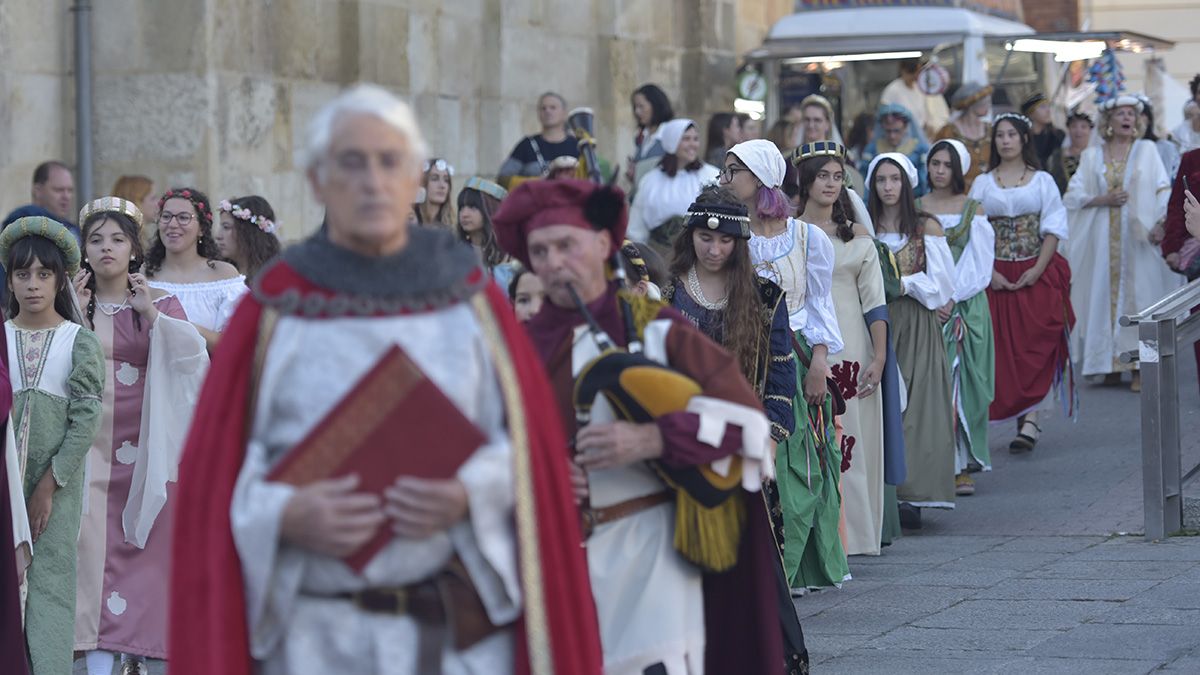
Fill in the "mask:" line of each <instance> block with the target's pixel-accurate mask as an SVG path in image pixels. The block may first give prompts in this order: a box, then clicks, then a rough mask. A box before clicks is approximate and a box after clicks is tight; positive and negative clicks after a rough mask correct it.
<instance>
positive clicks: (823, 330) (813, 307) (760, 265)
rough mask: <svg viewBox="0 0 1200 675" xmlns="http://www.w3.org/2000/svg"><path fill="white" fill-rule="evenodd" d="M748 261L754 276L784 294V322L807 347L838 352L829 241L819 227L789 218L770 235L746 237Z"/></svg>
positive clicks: (839, 339) (840, 345) (832, 259)
mask: <svg viewBox="0 0 1200 675" xmlns="http://www.w3.org/2000/svg"><path fill="white" fill-rule="evenodd" d="M750 262H752V263H754V267H755V269H756V270H757V271H758V275H759V276H760V277H764V278H766V279H770V280H771V281H773V282H775V283H776V284H778V285H779V287H780V288H782V289H783V290H784V292H785V293H786V297H785V298H784V300H785V301H786V302H787V308H788V324H789V325H790V326H791V329H792V330H793V331H797V330H798V331H800V333H801V334H802V335H804V339H805V340H807V341H808V343H809V344H810V345H825V346H826V348H828V350H829V353H830V354H836V353H837V352H840V351H842V349H844V346H843V345H842V331H841V329H840V328H838V323H837V312H835V311H834V309H833V263H834V252H833V244H832V243H831V242H830V241H829V236H828V235H826V234H825V233H824V232H823V231H822V230H821V228H819V227H817V226H816V225H812V224H810V223H806V222H804V221H802V220H799V219H797V218H789V219H788V222H787V229H786V230H784V231H783V232H781V233H780V234H777V235H775V236H774V237H761V236H759V235H751V237H750Z"/></svg>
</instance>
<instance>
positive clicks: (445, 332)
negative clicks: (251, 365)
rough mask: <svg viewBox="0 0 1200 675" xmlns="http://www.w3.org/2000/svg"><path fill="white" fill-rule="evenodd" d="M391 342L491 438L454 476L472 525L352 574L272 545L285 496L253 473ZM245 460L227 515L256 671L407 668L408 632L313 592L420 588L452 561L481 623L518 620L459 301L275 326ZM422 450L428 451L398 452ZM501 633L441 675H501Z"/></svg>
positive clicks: (501, 482)
mask: <svg viewBox="0 0 1200 675" xmlns="http://www.w3.org/2000/svg"><path fill="white" fill-rule="evenodd" d="M393 344H398V345H400V347H401V348H403V349H404V350H405V351H406V352H407V354H408V355H409V356H410V357H411V358H412V359H413V361H414V362H415V363H417V364H418V365H419V366H420V367H421V368H422V370H423V371H424V372H425V374H426V375H427V376H428V377H429V378H430V379H431V380H432V381H433V382H434V383H435V384H436V385H437V386H438V387H439V388H440V389H441V390H442V391H443V392H445V394H446V396H447V397H449V398H450V400H451V401H453V402H454V403H455V405H457V406H458V408H459V409H460V410H461V411H462V413H463V414H464V415H465V416H466V417H467V418H468V419H469V420H471V421H472V422H473V423H474V424H475V425H476V426H478V427H479V429H480V430H481V431H483V432H484V434H485V435H486V436H487V437H488V439H489V441H488V443H487V444H486V445H484V446H483V447H481V448H480V449H479V450H477V451H476V452H475V454H474V455H473V456H472V457H471V458H470V459H469V460H468V461H467V462H466V463H465V464H464V465H463V466H462V467H461V468H460V469H459V471H458V478H459V479H460V480H461V481H462V482H463V484H464V485H465V486H466V488H467V494H468V498H469V517H468V519H467V520H465V521H463V522H461V523H459V524H458V525H456V526H454V527H453V528H451V529H450V530H448V531H447V532H444V533H441V534H437V535H435V536H433V537H430V538H428V539H424V540H419V541H418V540H411V539H395V540H393V541H392V542H391V543H389V544H388V545H387V546H386V547H385V548H384V549H383V550H382V551H380V553H379V554H378V555H377V556H376V557H375V558H374V559H373V560H372V561H371V562H370V563H369V564H368V565H367V566H366V568H365V569H363V571H362V573H361V574H356V573H355V572H354V571H353V570H351V569H350V568H349V567H347V566H346V565H345V564H344V563H343V562H342V561H341V560H339V559H334V558H329V557H326V556H321V555H317V554H314V553H309V552H306V551H303V550H300V549H297V548H295V547H292V546H289V545H287V544H283V543H280V541H279V529H280V521H281V518H282V514H283V510H284V507H285V506H286V504H287V501H288V499H289V498H290V497H291V495H292V493H293V490H294V488H292V487H290V486H288V485H284V484H280V483H271V482H267V481H265V480H264V475H265V474H266V472H267V471H268V470H269V467H271V466H272V465H273V464H275V463H276V462H277V461H278V460H279V459H280V458H281V457H282V456H283V455H284V454H285V453H286V452H287V451H288V450H289V449H290V448H292V447H293V446H294V445H295V444H296V443H297V442H299V441H300V440H301V439H302V438H303V437H304V436H305V435H306V434H307V433H308V432H309V431H310V429H311V428H312V427H313V426H314V425H315V423H316V422H318V421H319V420H320V419H321V418H322V417H323V416H324V415H325V414H326V413H327V411H329V410H330V409H331V408H332V407H333V406H334V405H336V404H337V402H338V401H339V400H340V399H341V398H342V397H343V396H345V395H346V393H347V392H348V390H349V388H350V386H351V385H352V384H354V383H355V382H356V381H358V379H360V378H361V377H362V375H363V374H364V373H366V372H367V371H368V370H369V369H370V368H371V367H372V366H373V365H374V364H375V363H376V362H377V361H378V359H379V358H380V357H381V356H382V355H383V353H384V351H385V350H387V349H388V348H389V347H391V345H393ZM257 400H258V403H257V406H256V408H255V415H254V425H253V429H252V430H251V434H250V443H249V447H248V448H247V453H246V460H245V463H244V464H243V466H242V471H241V473H240V474H239V476H238V482H237V487H236V489H235V492H234V497H233V503H232V506H231V520H232V524H233V530H234V532H233V534H234V541H235V543H236V545H237V550H238V554H239V557H240V558H241V562H242V572H243V577H244V581H245V586H246V604H247V612H248V618H249V626H250V648H251V653H252V655H253V656H254V657H255V658H256V659H260V660H261V661H262V662H263V671H262V672H263V673H265V674H266V675H273V674H276V673H278V674H283V673H294V674H300V675H303V674H306V673H332V672H364V673H366V672H369V673H380V674H385V673H386V674H397V675H400V674H403V675H409V674H411V673H416V672H417V671H416V667H417V666H416V657H417V649H416V645H417V625H416V623H415V622H414V621H413V620H412V619H410V618H409V617H408V616H406V615H389V614H378V613H368V612H365V611H361V610H359V609H357V608H356V607H355V606H354V605H353V604H352V603H350V602H349V601H347V600H340V599H330V598H326V597H320V596H328V595H331V594H336V593H341V592H348V591H355V590H361V589H364V588H371V587H389V586H398V585H404V584H409V583H413V582H416V581H420V580H422V579H425V578H427V577H429V576H430V575H432V574H433V573H435V572H436V571H438V570H439V569H441V568H442V567H443V566H444V565H445V564H446V562H447V561H448V560H449V559H450V557H451V556H452V555H453V554H455V553H457V554H458V555H459V557H460V558H461V559H462V561H463V563H464V564H465V565H466V568H467V570H468V571H469V572H470V575H471V579H472V581H473V582H474V583H475V586H476V588H477V589H478V590H479V593H480V597H481V598H482V600H483V603H484V606H485V607H486V609H487V612H488V615H489V617H490V618H491V620H492V622H493V623H495V624H497V625H503V624H506V623H509V622H511V621H513V620H514V619H516V618H517V617H518V615H519V614H520V607H521V592H520V586H519V580H518V575H517V567H516V548H515V533H514V525H513V521H512V508H513V492H512V472H511V467H510V448H509V443H508V435H507V433H506V431H505V421H504V409H503V402H502V398H501V394H500V388H499V386H498V384H497V375H496V372H495V369H494V367H493V364H492V362H491V359H490V357H489V355H488V352H487V346H486V344H485V342H484V337H483V335H482V333H481V331H480V326H479V323H478V322H477V321H476V318H475V316H474V314H473V313H472V310H471V309H470V307H469V306H468V305H467V304H458V305H454V306H451V307H447V308H443V309H439V310H436V311H432V312H429V313H423V314H415V315H407V316H397V317H386V318H338V319H304V318H298V317H293V316H285V317H282V318H280V320H279V322H278V324H277V326H276V328H275V332H274V335H273V337H272V339H271V343H270V347H269V349H268V350H267V357H266V361H265V365H264V368H263V373H262V379H261V384H260V387H259V390H258V399H257ZM405 450H407V451H428V450H433V449H431V448H415V449H405ZM512 649H513V646H512V636H511V631H507V630H506V631H501V632H499V633H497V634H495V635H492V636H491V637H489V638H487V639H486V640H484V641H482V642H480V643H479V644H477V645H475V646H474V647H472V648H470V649H468V650H466V651H464V652H455V651H453V650H452V648H451V647H450V646H447V647H446V650H445V653H444V656H443V672H445V673H456V674H457V673H480V674H482V673H489V674H490V673H504V672H509V671H510V665H509V664H511V663H512Z"/></svg>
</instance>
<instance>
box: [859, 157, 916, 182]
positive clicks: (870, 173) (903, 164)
mask: <svg viewBox="0 0 1200 675" xmlns="http://www.w3.org/2000/svg"><path fill="white" fill-rule="evenodd" d="M885 159H890V160H892V161H893V162H895V163H897V164H899V165H900V168H901V169H904V173H906V174H908V184H909V186H910V187H912V188H913V189H916V187H917V167H915V166H913V163H912V160H911V159H909V158H908V156H907V155H902V154H900V153H898V152H885V153H883V154H882V155H876V156H875V159H873V160H871V164H870V165H869V166H867V189H868V190H870V189H871V183H872V182H873V179H874V178H875V167H877V166H879V163H880V162H882V161H883V160H885Z"/></svg>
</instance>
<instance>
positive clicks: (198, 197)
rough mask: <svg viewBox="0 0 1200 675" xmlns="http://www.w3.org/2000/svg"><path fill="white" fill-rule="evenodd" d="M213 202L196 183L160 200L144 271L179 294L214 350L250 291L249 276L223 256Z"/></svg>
mask: <svg viewBox="0 0 1200 675" xmlns="http://www.w3.org/2000/svg"><path fill="white" fill-rule="evenodd" d="M212 221H213V216H212V203H211V202H209V201H208V197H207V196H205V194H204V193H203V192H200V191H199V190H196V189H194V188H176V189H173V190H168V191H166V192H165V193H163V196H162V197H160V198H159V200H158V231H157V232H155V233H154V238H153V240H152V241H151V243H150V250H149V251H147V252H146V264H145V265H144V266H143V267H142V271H143V272H144V273H145V275H146V277H147V278H149V279H150V284H151V285H152V286H154V287H155V288H161V289H162V290H164V291H167V292H168V293H170V294H171V295H174V296H175V297H176V298H179V302H180V304H182V305H183V309H184V311H185V312H187V316H188V321H191V322H192V323H193V324H195V325H196V329H197V330H199V331H200V334H201V335H203V336H204V339H205V341H207V342H208V349H209V351H212V350H213V349H216V346H217V342H218V341H219V340H220V339H221V331H223V330H225V324H227V323H229V318H230V317H231V316H233V310H234V308H235V307H236V306H237V301H238V300H239V299H240V298H241V297H242V294H243V293H245V292H246V290H247V289H246V277H245V276H243V275H242V274H239V273H238V271H237V268H236V267H234V266H233V265H230V264H229V263H227V262H225V261H223V260H220V257H221V252H220V250H218V249H217V242H216V241H215V240H214V239H213V222H212Z"/></svg>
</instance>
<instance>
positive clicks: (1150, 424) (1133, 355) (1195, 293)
mask: <svg viewBox="0 0 1200 675" xmlns="http://www.w3.org/2000/svg"><path fill="white" fill-rule="evenodd" d="M1197 306H1200V279H1197V280H1195V281H1192V282H1191V283H1189V284H1187V285H1185V286H1183V287H1182V288H1178V289H1176V290H1174V291H1172V292H1171V293H1168V294H1167V295H1166V296H1165V297H1163V298H1162V299H1161V300H1159V301H1158V302H1156V303H1154V304H1152V305H1150V306H1149V307H1147V308H1145V309H1143V310H1142V311H1140V312H1138V313H1136V314H1131V315H1127V316H1122V317H1121V325H1122V326H1137V330H1138V349H1137V351H1136V352H1126V353H1124V354H1121V361H1122V362H1124V363H1131V362H1135V361H1136V362H1138V363H1139V364H1140V369H1141V377H1142V393H1141V407H1142V508H1143V517H1144V520H1145V525H1146V532H1145V537H1146V539H1147V540H1148V541H1153V540H1155V539H1162V538H1163V537H1165V536H1167V535H1168V534H1171V533H1173V532H1176V531H1178V530H1180V529H1182V528H1183V482H1184V481H1186V480H1187V479H1188V478H1190V477H1191V476H1192V475H1194V474H1195V473H1196V472H1197V471H1198V470H1200V465H1197V466H1196V467H1195V468H1193V469H1191V470H1190V471H1188V472H1187V473H1186V474H1185V473H1184V472H1183V453H1182V450H1181V448H1180V443H1179V438H1180V434H1179V367H1178V363H1177V361H1176V356H1177V355H1178V353H1179V351H1180V350H1179V347H1180V346H1181V345H1190V344H1191V343H1192V342H1194V341H1195V340H1196V339H1197V338H1200V313H1195V314H1193V313H1192V309H1193V308H1195V307H1197Z"/></svg>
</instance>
